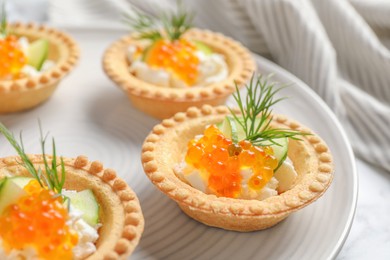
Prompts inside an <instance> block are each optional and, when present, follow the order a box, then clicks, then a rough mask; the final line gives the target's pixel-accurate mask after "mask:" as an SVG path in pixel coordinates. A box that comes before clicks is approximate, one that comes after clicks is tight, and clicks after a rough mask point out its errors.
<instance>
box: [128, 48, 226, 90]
mask: <svg viewBox="0 0 390 260" xmlns="http://www.w3.org/2000/svg"><path fill="white" fill-rule="evenodd" d="M195 54H196V56H197V57H198V58H199V65H198V78H197V80H196V83H195V86H197V87H200V86H206V85H209V84H212V83H216V82H220V81H222V80H224V79H226V78H227V77H228V66H227V64H226V61H225V57H224V56H223V55H221V54H218V53H212V54H210V55H207V54H205V53H203V52H202V51H197V52H196V53H195ZM127 59H128V61H129V62H130V63H131V65H130V67H129V72H130V73H132V74H134V75H135V76H136V77H137V78H139V79H141V80H143V81H146V82H149V83H151V84H154V85H157V86H161V87H171V88H185V87H188V86H187V84H186V83H185V82H183V81H182V80H181V79H179V78H177V77H176V76H175V75H173V74H172V73H169V72H167V71H166V70H164V69H157V68H151V67H150V66H149V65H148V64H146V63H145V62H143V61H141V57H140V55H139V54H137V48H136V47H135V46H133V45H130V46H129V47H128V49H127Z"/></svg>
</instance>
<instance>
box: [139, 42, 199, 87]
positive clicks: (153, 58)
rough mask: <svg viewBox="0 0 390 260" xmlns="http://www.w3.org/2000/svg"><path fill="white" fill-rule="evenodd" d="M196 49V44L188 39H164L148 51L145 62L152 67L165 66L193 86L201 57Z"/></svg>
mask: <svg viewBox="0 0 390 260" xmlns="http://www.w3.org/2000/svg"><path fill="white" fill-rule="evenodd" d="M195 51H196V47H195V45H194V44H192V43H191V42H189V41H187V40H186V39H179V40H175V41H173V42H171V41H168V40H163V39H162V40H158V41H156V42H155V43H153V45H152V46H151V48H150V50H148V51H147V55H146V59H145V62H146V63H147V64H148V65H150V66H151V67H155V68H164V69H165V70H167V71H169V72H171V73H173V74H174V75H176V76H177V77H178V78H179V79H181V80H182V81H184V82H185V83H186V84H187V85H189V86H191V85H194V84H195V82H196V79H197V77H198V64H199V59H198V57H197V56H196V55H195Z"/></svg>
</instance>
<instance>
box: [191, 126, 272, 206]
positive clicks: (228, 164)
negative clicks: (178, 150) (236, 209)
mask: <svg viewBox="0 0 390 260" xmlns="http://www.w3.org/2000/svg"><path fill="white" fill-rule="evenodd" d="M185 160H186V162H187V163H188V164H189V165H191V166H193V167H195V168H196V169H198V170H200V171H206V172H208V173H209V178H208V187H209V189H211V190H212V191H213V192H214V193H215V194H216V195H218V196H223V197H230V198H237V197H238V196H239V195H240V193H241V182H242V175H241V174H240V172H241V170H242V169H250V170H252V176H251V177H250V179H249V181H248V186H249V187H250V188H252V189H254V190H260V189H262V188H263V187H264V186H265V185H266V184H267V182H268V181H269V180H270V179H271V178H272V176H273V173H274V169H275V168H276V167H277V165H278V162H277V159H276V158H275V157H274V156H273V150H272V148H270V147H258V146H253V145H252V144H251V143H250V142H249V141H246V140H243V141H241V142H239V143H238V144H234V143H233V142H232V140H231V139H229V138H226V137H225V136H224V135H223V134H222V132H221V131H220V130H219V129H218V128H217V127H216V126H214V125H211V126H209V127H208V128H206V130H205V132H204V135H203V136H202V137H201V138H200V139H199V140H191V141H190V142H189V143H188V150H187V154H186V157H185Z"/></svg>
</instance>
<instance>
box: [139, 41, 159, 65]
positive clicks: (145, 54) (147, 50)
mask: <svg viewBox="0 0 390 260" xmlns="http://www.w3.org/2000/svg"><path fill="white" fill-rule="evenodd" d="M155 46H156V43H152V44H151V45H149V46H148V47H146V48H145V49H144V51H143V53H142V57H141V60H142V61H143V62H147V60H148V59H149V54H150V53H151V51H152V50H153V48H154V47H155Z"/></svg>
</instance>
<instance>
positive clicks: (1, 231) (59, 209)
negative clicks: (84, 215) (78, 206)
mask: <svg viewBox="0 0 390 260" xmlns="http://www.w3.org/2000/svg"><path fill="white" fill-rule="evenodd" d="M24 190H25V191H26V192H27V195H25V196H22V197H21V198H19V200H18V201H17V202H16V203H14V204H11V205H9V206H8V207H7V208H6V209H5V210H4V212H3V214H2V215H1V216H0V238H1V239H2V243H3V247H4V249H5V251H6V252H7V251H10V250H12V249H16V250H18V249H23V248H27V247H33V248H34V249H35V250H36V252H37V254H38V256H39V259H72V258H73V253H72V249H73V247H74V246H75V245H77V243H78V235H77V233H76V232H75V231H72V230H71V229H70V228H69V226H68V225H66V221H67V220H68V210H67V208H66V206H64V205H63V202H62V198H61V197H58V196H55V195H56V194H55V193H54V192H53V191H51V190H48V189H45V188H42V187H41V186H40V185H39V183H38V181H37V180H32V181H30V182H29V183H28V184H27V185H26V186H25V187H24Z"/></svg>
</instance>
